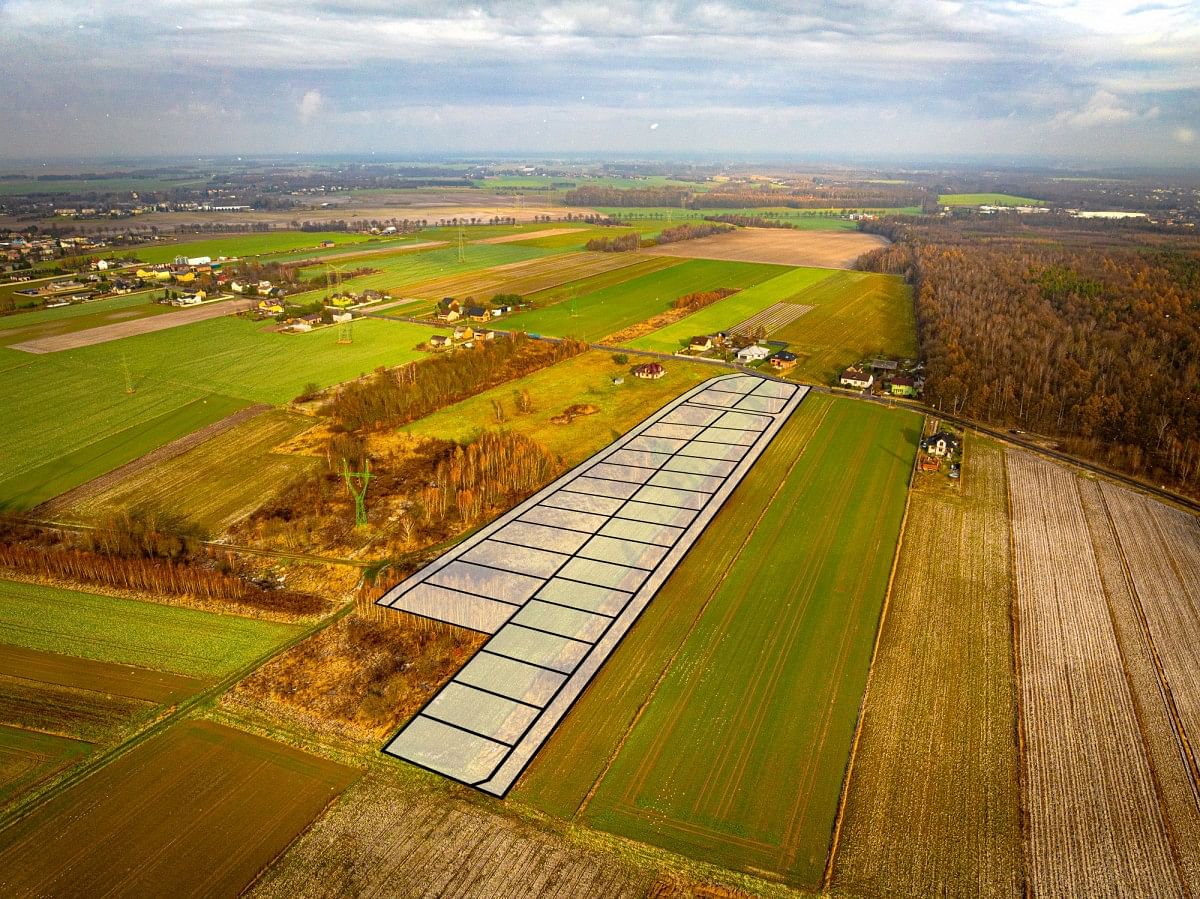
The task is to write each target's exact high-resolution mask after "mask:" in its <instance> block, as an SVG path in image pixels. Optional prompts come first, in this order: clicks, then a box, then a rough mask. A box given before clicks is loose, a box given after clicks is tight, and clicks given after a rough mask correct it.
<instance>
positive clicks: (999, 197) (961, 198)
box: [938, 194, 1046, 206]
mask: <svg viewBox="0 0 1200 899" xmlns="http://www.w3.org/2000/svg"><path fill="white" fill-rule="evenodd" d="M938 203H939V204H941V205H942V206H1045V205H1046V201H1045V200H1035V199H1033V198H1032V197H1014V196H1013V195H1012V194H941V195H940V196H939V197H938Z"/></svg>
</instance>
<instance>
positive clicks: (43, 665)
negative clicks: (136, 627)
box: [0, 644, 211, 704]
mask: <svg viewBox="0 0 1200 899" xmlns="http://www.w3.org/2000/svg"><path fill="white" fill-rule="evenodd" d="M0 675H2V676H5V677H21V678H25V679H27V680H31V681H38V682H40V683H43V684H55V685H57V686H60V687H73V688H76V689H83V690H95V691H97V692H100V693H106V694H108V695H110V696H122V697H125V698H126V699H140V700H144V701H146V702H158V703H163V704H171V703H175V702H178V701H179V700H180V699H183V698H184V697H187V696H191V695H193V694H195V693H199V692H200V691H201V690H202V689H204V688H205V687H206V686H208V685H209V683H211V681H209V680H204V679H201V678H198V677H188V676H187V675H184V674H168V673H166V672H164V671H154V670H152V669H150V668H136V667H134V666H132V665H118V664H115V663H113V662H99V661H95V660H92V659H81V658H78V657H76V656H64V655H58V654H57V653H52V652H40V651H39V650H36V649H25V648H24V647H21V646H9V645H5V644H0Z"/></svg>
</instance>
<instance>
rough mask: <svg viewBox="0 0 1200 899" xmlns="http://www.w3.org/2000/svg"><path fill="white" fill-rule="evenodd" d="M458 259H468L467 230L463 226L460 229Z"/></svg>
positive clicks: (461, 260)
mask: <svg viewBox="0 0 1200 899" xmlns="http://www.w3.org/2000/svg"><path fill="white" fill-rule="evenodd" d="M458 261H459V262H466V261H467V232H466V231H464V230H463V229H462V227H461V226H460V227H459V229H458Z"/></svg>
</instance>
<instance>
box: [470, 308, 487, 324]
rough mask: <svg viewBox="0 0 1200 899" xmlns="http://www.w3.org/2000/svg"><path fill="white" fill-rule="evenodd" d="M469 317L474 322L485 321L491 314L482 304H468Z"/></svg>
mask: <svg viewBox="0 0 1200 899" xmlns="http://www.w3.org/2000/svg"><path fill="white" fill-rule="evenodd" d="M467 318H469V319H470V320H471V321H473V322H485V321H487V320H488V319H489V318H491V315H490V314H489V313H488V311H487V310H486V309H484V308H483V307H482V306H468V307H467Z"/></svg>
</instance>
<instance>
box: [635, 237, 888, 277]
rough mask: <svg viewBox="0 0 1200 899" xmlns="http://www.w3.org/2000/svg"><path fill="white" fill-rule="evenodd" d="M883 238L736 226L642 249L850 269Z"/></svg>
mask: <svg viewBox="0 0 1200 899" xmlns="http://www.w3.org/2000/svg"><path fill="white" fill-rule="evenodd" d="M887 242H888V241H887V239H886V238H884V237H880V236H879V235H876V234H859V233H858V232H857V231H791V230H788V229H786V228H740V229H738V230H737V231H734V232H732V233H730V234H718V235H715V236H713V237H702V238H700V239H699V240H681V241H679V242H678V243H671V244H666V245H665V246H661V247H652V248H651V249H648V250H642V252H643V253H650V254H653V255H655V256H677V257H684V258H687V259H727V260H730V261H734V262H772V263H777V264H779V265H814V266H818V267H822V268H850V267H851V266H853V265H854V260H855V259H857V258H858V257H859V256H861V255H862V254H863V253H866V252H868V251H869V250H874V249H877V248H879V247H881V246H886V245H887Z"/></svg>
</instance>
